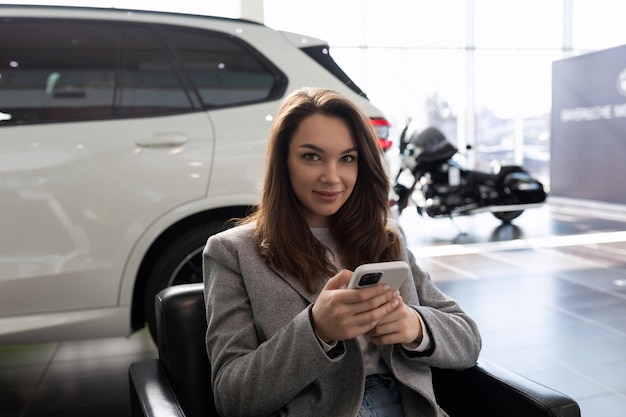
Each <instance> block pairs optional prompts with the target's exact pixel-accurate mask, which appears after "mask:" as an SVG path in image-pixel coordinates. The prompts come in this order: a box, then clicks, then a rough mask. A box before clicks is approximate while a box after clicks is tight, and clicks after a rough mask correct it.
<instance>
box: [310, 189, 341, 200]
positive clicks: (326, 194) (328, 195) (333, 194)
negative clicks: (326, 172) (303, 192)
mask: <svg viewBox="0 0 626 417" xmlns="http://www.w3.org/2000/svg"><path fill="white" fill-rule="evenodd" d="M314 193H315V194H316V195H317V196H318V197H319V198H320V199H321V200H324V201H335V200H336V199H337V197H339V194H341V192H340V191H314Z"/></svg>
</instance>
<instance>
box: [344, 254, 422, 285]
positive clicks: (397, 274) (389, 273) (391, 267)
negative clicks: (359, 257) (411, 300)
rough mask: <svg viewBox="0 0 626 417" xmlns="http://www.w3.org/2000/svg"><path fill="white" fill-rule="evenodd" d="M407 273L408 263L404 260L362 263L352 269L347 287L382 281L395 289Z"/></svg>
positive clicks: (408, 273) (408, 272)
mask: <svg viewBox="0 0 626 417" xmlns="http://www.w3.org/2000/svg"><path fill="white" fill-rule="evenodd" d="M409 275H410V271H409V264H407V263H406V262H404V261H391V262H376V263H371V264H363V265H361V266H359V267H357V269H355V270H354V274H353V275H352V279H351V280H350V283H349V284H348V288H364V287H369V286H371V285H375V284H378V283H379V282H384V283H385V284H387V285H389V287H390V288H393V289H396V290H397V289H398V288H400V285H401V284H402V282H403V281H404V280H405V279H406V277H408V276H409Z"/></svg>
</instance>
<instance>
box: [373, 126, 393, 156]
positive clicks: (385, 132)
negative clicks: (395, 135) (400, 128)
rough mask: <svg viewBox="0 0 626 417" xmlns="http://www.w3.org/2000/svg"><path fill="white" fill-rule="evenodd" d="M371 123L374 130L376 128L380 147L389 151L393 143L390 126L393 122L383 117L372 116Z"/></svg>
mask: <svg viewBox="0 0 626 417" xmlns="http://www.w3.org/2000/svg"><path fill="white" fill-rule="evenodd" d="M370 123H371V124H372V126H373V127H374V130H376V135H377V137H378V143H379V144H380V147H381V148H383V151H385V152H387V150H389V148H391V145H392V144H393V142H392V141H391V139H389V126H391V123H389V121H388V120H387V119H382V118H372V119H370Z"/></svg>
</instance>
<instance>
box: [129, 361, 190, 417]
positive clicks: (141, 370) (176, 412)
mask: <svg viewBox="0 0 626 417" xmlns="http://www.w3.org/2000/svg"><path fill="white" fill-rule="evenodd" d="M128 376H129V383H130V404H131V411H132V416H133V417H141V416H145V417H157V416H172V417H176V416H180V417H184V416H185V414H184V413H183V411H182V410H181V408H180V406H179V405H178V401H177V399H176V396H175V395H174V392H173V391H172V389H171V386H170V383H169V381H168V379H167V376H166V375H165V371H164V370H163V368H162V367H161V364H160V362H159V360H158V359H147V360H143V361H140V362H134V363H132V364H131V365H130V367H129V369H128Z"/></svg>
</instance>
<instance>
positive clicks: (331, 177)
mask: <svg viewBox="0 0 626 417" xmlns="http://www.w3.org/2000/svg"><path fill="white" fill-rule="evenodd" d="M322 181H323V182H327V183H335V182H338V181H339V170H338V169H337V164H336V163H328V164H326V166H325V167H324V172H323V174H322Z"/></svg>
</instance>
